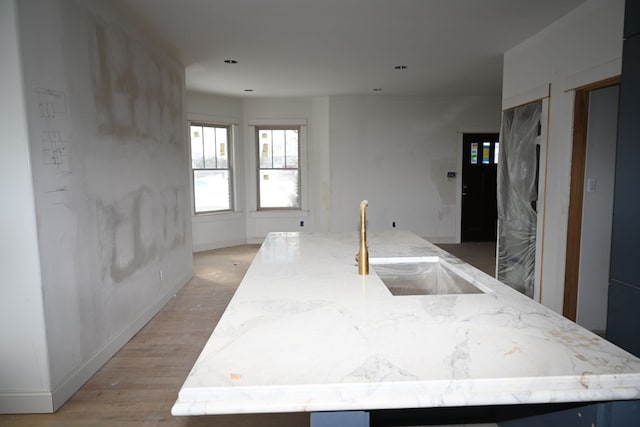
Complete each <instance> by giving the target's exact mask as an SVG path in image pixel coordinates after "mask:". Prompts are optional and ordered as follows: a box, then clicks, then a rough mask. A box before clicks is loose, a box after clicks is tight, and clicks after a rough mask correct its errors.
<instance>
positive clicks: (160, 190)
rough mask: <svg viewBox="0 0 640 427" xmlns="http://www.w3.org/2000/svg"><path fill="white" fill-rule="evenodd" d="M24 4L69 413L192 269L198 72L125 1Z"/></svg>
mask: <svg viewBox="0 0 640 427" xmlns="http://www.w3.org/2000/svg"><path fill="white" fill-rule="evenodd" d="M17 5H18V16H19V21H18V23H19V33H20V45H21V50H22V58H23V76H24V82H25V84H24V96H25V99H26V109H27V119H28V127H29V150H30V153H31V164H32V169H33V189H34V194H35V206H36V216H37V226H38V244H39V252H40V264H41V270H42V294H43V299H44V312H45V320H46V325H47V330H46V335H47V344H48V361H49V370H50V371H49V376H50V390H51V394H52V399H53V406H54V407H57V406H59V405H61V404H62V403H63V402H64V401H65V400H66V399H67V398H68V397H70V396H71V394H72V393H73V392H74V391H75V390H76V389H77V388H78V387H80V385H82V383H84V381H86V380H87V379H88V378H89V377H90V376H91V375H92V374H93V373H94V372H95V371H96V370H97V369H98V368H99V367H100V366H101V365H102V364H103V363H104V362H105V361H106V360H108V358H109V357H111V355H112V354H113V353H115V351H117V350H118V349H119V348H120V347H121V345H123V344H124V343H125V342H126V341H127V340H128V339H129V338H130V337H131V336H132V335H133V334H135V332H137V331H138V330H139V329H140V327H142V326H143V325H144V324H145V323H146V322H147V321H148V320H149V319H150V318H151V317H152V316H153V315H154V314H155V313H156V312H157V311H158V310H159V309H160V308H161V307H162V306H163V305H164V304H165V303H166V301H167V300H168V299H169V298H170V297H171V296H172V295H173V294H174V293H175V292H176V290H178V289H179V288H180V287H182V286H183V285H184V284H185V283H186V281H187V280H188V279H189V278H190V277H191V275H192V270H193V265H192V256H191V246H192V245H191V229H190V211H189V175H188V163H187V151H186V150H187V147H186V144H185V137H186V128H185V121H186V117H185V113H184V110H185V108H184V68H183V67H182V65H180V64H179V63H178V62H177V61H176V60H174V59H172V57H171V56H169V55H168V54H167V51H166V50H165V49H163V48H162V47H161V46H160V44H159V43H158V42H155V41H153V40H152V39H150V38H149V36H147V35H146V34H143V33H141V32H140V31H138V29H137V28H139V26H138V25H137V24H136V23H135V22H132V21H131V18H130V17H129V16H128V15H126V14H122V13H120V12H119V10H118V9H116V7H115V6H113V5H114V3H111V2H108V1H78V2H76V1H63V0H39V1H36V0H33V1H20V2H17ZM15 375H16V376H19V375H21V373H20V372H16V373H15Z"/></svg>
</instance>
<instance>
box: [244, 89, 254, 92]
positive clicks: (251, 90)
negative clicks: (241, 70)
mask: <svg viewBox="0 0 640 427" xmlns="http://www.w3.org/2000/svg"><path fill="white" fill-rule="evenodd" d="M244 91H245V92H253V89H245V90H244Z"/></svg>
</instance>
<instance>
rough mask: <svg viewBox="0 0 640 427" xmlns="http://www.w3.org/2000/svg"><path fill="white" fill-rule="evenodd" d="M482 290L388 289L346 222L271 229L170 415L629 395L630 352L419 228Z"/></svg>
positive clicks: (374, 240) (430, 248)
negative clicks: (341, 229)
mask: <svg viewBox="0 0 640 427" xmlns="http://www.w3.org/2000/svg"><path fill="white" fill-rule="evenodd" d="M368 241H369V253H370V256H371V257H439V258H441V259H442V260H444V261H445V262H447V263H448V264H449V265H451V266H453V268H455V269H457V270H458V272H460V273H461V274H463V275H465V277H467V278H469V279H470V280H472V281H474V282H475V283H477V284H478V285H480V288H481V289H482V290H483V291H484V292H483V293H479V294H456V295H407V296H393V295H392V294H391V293H390V291H389V290H388V289H387V288H386V286H385V285H384V284H383V283H382V281H381V280H380V278H379V277H378V276H377V275H376V273H375V271H374V269H371V270H370V274H369V275H368V276H359V275H358V271H357V265H356V262H355V254H356V252H357V250H358V235H357V233H327V234H324V233H271V234H269V236H268V237H267V239H266V240H265V242H264V244H263V246H262V248H261V249H260V251H259V252H258V254H257V255H256V258H255V260H254V262H253V263H252V265H251V266H250V268H249V270H248V271H247V273H246V275H245V277H244V279H243V281H242V283H241V284H240V286H239V288H238V290H237V292H236V294H235V295H234V297H233V299H232V300H231V302H230V303H229V306H228V307H227V310H226V311H225V313H224V314H223V316H222V318H221V319H220V321H219V323H218V325H217V327H216V329H215V330H214V332H213V333H212V335H211V337H210V339H209V341H208V342H207V344H206V345H205V347H204V349H203V350H202V353H201V354H200V356H199V358H198V360H197V361H196V363H195V365H194V366H193V369H192V371H191V373H190V374H189V376H188V377H187V379H186V381H185V383H184V385H183V387H182V388H181V390H180V392H179V395H178V400H177V401H176V403H175V405H174V407H173V409H172V413H173V414H174V415H204V414H225V413H261V412H297V411H326V410H362V409H365V410H366V409H391V408H419V407H443V406H461V405H493V404H521V403H545V402H582V401H599V400H622V399H638V398H640V360H639V359H638V358H636V357H634V356H632V355H631V354H629V353H627V352H625V351H623V350H621V349H619V348H618V347H616V346H614V345H613V344H611V343H609V342H607V341H605V340H603V339H602V338H600V337H598V336H596V335H594V334H592V333H591V332H589V331H587V330H585V329H583V328H581V327H580V326H578V325H576V324H575V323H573V322H571V321H569V320H567V319H565V318H564V317H562V316H560V315H558V314H557V313H554V312H553V311H551V310H549V309H547V308H545V307H543V306H542V305H540V304H538V303H536V302H534V301H532V300H531V299H529V298H528V297H526V296H524V295H522V294H520V293H519V292H517V291H515V290H513V289H512V288H510V287H508V286H506V285H504V284H502V283H500V282H498V281H497V280H495V279H493V278H492V277H490V276H488V275H487V274H485V273H483V272H481V271H480V270H478V269H476V268H474V267H472V266H470V265H468V264H466V263H464V262H462V261H460V260H459V259H457V258H455V257H453V256H452V255H450V254H448V253H447V252H444V251H443V250H441V249H439V248H437V247H436V246H434V245H432V244H431V243H429V242H427V241H425V240H423V239H420V238H419V237H417V236H415V235H413V234H411V233H409V232H402V231H389V232H378V233H376V232H370V233H369V235H368Z"/></svg>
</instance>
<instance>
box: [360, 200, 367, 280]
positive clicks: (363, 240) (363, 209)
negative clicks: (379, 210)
mask: <svg viewBox="0 0 640 427" xmlns="http://www.w3.org/2000/svg"><path fill="white" fill-rule="evenodd" d="M368 204H369V202H367V201H366V200H363V201H362V202H360V251H359V252H358V274H359V275H361V276H366V275H367V274H369V249H367V205H368Z"/></svg>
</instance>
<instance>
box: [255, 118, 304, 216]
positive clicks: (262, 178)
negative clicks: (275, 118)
mask: <svg viewBox="0 0 640 427" xmlns="http://www.w3.org/2000/svg"><path fill="white" fill-rule="evenodd" d="M256 142H257V143H256V145H257V147H256V148H257V155H258V162H257V165H258V170H257V172H258V210H265V209H292V210H293V209H297V210H299V209H300V178H301V177H300V126H256Z"/></svg>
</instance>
